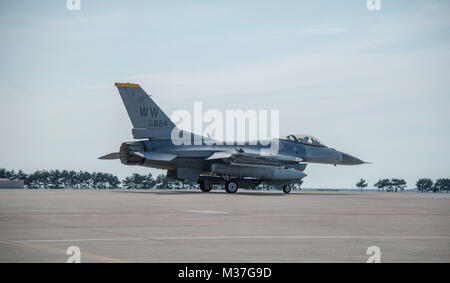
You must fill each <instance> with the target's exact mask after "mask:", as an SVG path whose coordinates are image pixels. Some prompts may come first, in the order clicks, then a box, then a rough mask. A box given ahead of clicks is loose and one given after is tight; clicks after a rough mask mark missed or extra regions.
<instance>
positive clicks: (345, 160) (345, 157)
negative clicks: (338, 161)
mask: <svg viewBox="0 0 450 283" xmlns="http://www.w3.org/2000/svg"><path fill="white" fill-rule="evenodd" d="M342 164H343V165H360V164H364V161H362V160H361V159H358V158H356V157H354V156H351V155H350V154H347V153H342Z"/></svg>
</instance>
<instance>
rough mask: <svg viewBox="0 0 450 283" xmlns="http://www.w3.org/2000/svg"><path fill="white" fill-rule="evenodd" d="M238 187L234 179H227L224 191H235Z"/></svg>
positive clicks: (232, 192)
mask: <svg viewBox="0 0 450 283" xmlns="http://www.w3.org/2000/svg"><path fill="white" fill-rule="evenodd" d="M238 189H239V188H238V184H237V183H236V182H235V181H228V182H226V183H225V191H227V193H229V194H234V193H236V192H237V191H238Z"/></svg>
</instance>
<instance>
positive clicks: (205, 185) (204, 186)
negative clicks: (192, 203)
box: [200, 182, 212, 193]
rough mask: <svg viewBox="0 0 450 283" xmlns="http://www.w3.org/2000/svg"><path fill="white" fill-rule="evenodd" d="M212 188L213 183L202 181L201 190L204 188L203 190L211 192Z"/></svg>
mask: <svg viewBox="0 0 450 283" xmlns="http://www.w3.org/2000/svg"><path fill="white" fill-rule="evenodd" d="M211 189H212V185H211V184H205V182H201V183H200V190H202V192H204V193H209V192H210V191H211Z"/></svg>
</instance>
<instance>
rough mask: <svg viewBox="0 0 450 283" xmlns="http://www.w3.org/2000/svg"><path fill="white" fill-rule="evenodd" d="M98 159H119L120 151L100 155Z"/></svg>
mask: <svg viewBox="0 0 450 283" xmlns="http://www.w3.org/2000/svg"><path fill="white" fill-rule="evenodd" d="M98 159H102V160H113V159H119V153H118V152H113V153H110V154H107V155H103V156H100V157H99V158H98Z"/></svg>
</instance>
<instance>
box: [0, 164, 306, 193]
mask: <svg viewBox="0 0 450 283" xmlns="http://www.w3.org/2000/svg"><path fill="white" fill-rule="evenodd" d="M0 178H5V179H10V180H23V181H24V184H25V185H26V186H27V188H30V189H118V188H125V189H180V190H188V189H197V188H198V185H197V183H196V182H190V181H179V180H174V179H171V178H168V177H167V176H166V175H164V174H161V175H158V176H156V178H154V177H153V175H152V174H150V173H149V174H147V175H142V174H137V173H134V174H132V175H131V176H128V177H126V178H124V179H123V180H122V181H120V180H119V178H118V177H117V176H115V175H113V174H110V173H103V172H92V173H91V172H87V171H79V172H75V171H73V170H70V171H68V170H62V171H60V170H50V171H46V170H39V171H36V172H34V173H31V174H27V173H25V172H23V171H22V170H19V171H17V172H15V171H14V170H11V171H9V170H6V169H4V168H1V169H0ZM301 184H302V181H300V182H299V183H297V184H294V185H292V189H293V190H299V189H300V186H301ZM255 189H256V190H272V189H279V186H274V185H268V184H261V185H259V186H258V187H256V188H255Z"/></svg>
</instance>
